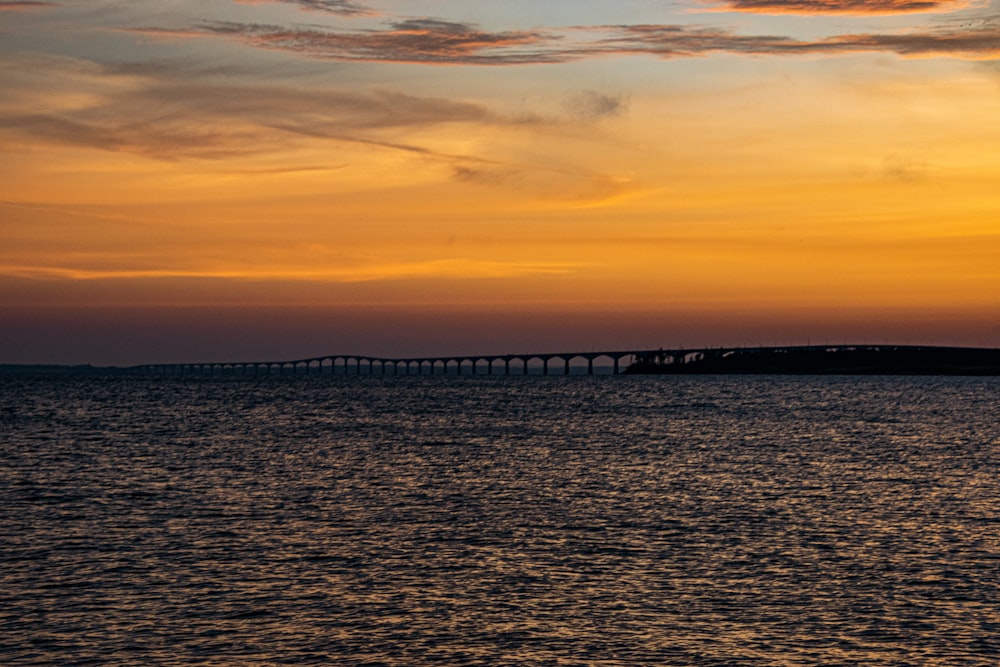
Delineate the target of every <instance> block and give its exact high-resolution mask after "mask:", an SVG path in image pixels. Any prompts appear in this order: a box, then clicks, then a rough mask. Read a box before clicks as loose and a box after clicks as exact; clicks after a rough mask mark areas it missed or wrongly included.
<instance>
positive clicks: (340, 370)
mask: <svg viewBox="0 0 1000 667" xmlns="http://www.w3.org/2000/svg"><path fill="white" fill-rule="evenodd" d="M949 349H950V350H952V351H954V350H956V349H957V348H934V347H925V346H912V345H867V344H866V345H792V346H783V347H715V348H695V349H684V348H680V349H671V350H664V349H658V350H616V351H599V352H551V353H538V354H493V355H457V356H448V357H409V358H386V357H371V356H365V355H325V356H321V357H310V358H307V359H293V360H289V361H245V362H208V363H180V364H146V365H142V366H133V367H131V368H129V369H126V370H128V371H129V372H133V373H142V374H156V375H365V376H376V375H381V376H385V375H388V376H392V375H539V374H540V375H570V374H571V367H572V366H573V365H574V364H575V365H576V368H577V370H576V372H578V373H582V372H583V368H584V366H583V365H584V364H586V374H587V375H594V374H595V373H596V369H597V368H598V362H600V364H601V366H600V367H608V366H610V368H611V372H612V373H613V374H615V375H618V374H620V373H621V372H622V371H623V370H624V369H623V365H624V367H625V368H628V367H630V366H632V367H633V370H634V371H638V372H641V371H642V369H643V368H646V369H648V368H650V367H654V368H656V367H658V368H664V367H666V368H675V369H677V371H682V372H683V371H684V370H685V367H686V370H690V371H695V372H697V371H696V369H697V368H698V367H704V366H706V365H712V364H715V363H717V362H720V361H726V360H732V361H738V360H740V359H743V360H748V359H751V358H754V357H755V358H758V359H760V358H763V357H770V358H772V359H773V358H774V356H775V355H779V356H785V357H787V358H788V360H789V361H794V360H797V359H801V358H803V355H806V356H810V357H811V358H812V359H815V358H816V357H817V355H818V356H819V357H821V358H824V357H825V358H826V359H833V358H834V357H838V356H839V357H845V356H847V355H845V354H843V353H849V354H855V355H856V354H858V353H863V354H876V355H879V354H881V355H888V354H899V353H906V352H911V353H914V352H915V353H924V354H926V353H934V354H938V355H940V354H941V351H943V350H949ZM934 351H936V352H934Z"/></svg>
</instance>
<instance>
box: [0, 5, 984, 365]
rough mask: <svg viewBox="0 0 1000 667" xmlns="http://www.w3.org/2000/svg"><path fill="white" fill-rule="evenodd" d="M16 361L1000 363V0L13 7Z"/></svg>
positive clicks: (7, 45) (1, 213) (7, 213)
mask: <svg viewBox="0 0 1000 667" xmlns="http://www.w3.org/2000/svg"><path fill="white" fill-rule="evenodd" d="M0 63H2V67H0V91H2V92H0V363H64V364H83V363H93V364H99V365H105V364H113V365H129V364H139V363H147V362H149V363H152V362H159V363H166V362H185V361H187V362H201V361H255V360H283V359H296V358H303V357H311V356H319V355H325V354H364V355H373V356H388V357H400V356H417V355H425V356H433V355H445V354H504V353H527V352H532V353H535V352H555V351H598V350H628V349H654V348H660V347H664V348H674V347H687V348H697V347H704V346H723V345H725V346H730V345H734V346H735V345H786V344H810V343H811V344H817V343H830V344H834V343H836V344H843V343H893V342H895V343H910V344H938V345H972V346H988V347H1000V121H998V119H1000V0H982V1H980V0H969V1H962V0H875V1H872V2H862V1H860V0H719V1H715V0H686V1H685V0H678V1H663V0H614V1H611V0H603V1H598V0H545V1H543V2H538V0H532V1H531V2H528V1H525V0H198V1H193V0H128V1H127V2H125V1H115V0H86V1H78V2H74V1H69V0H67V1H58V0H53V1H51V2H49V1H35V2H0Z"/></svg>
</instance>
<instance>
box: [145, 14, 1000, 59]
mask: <svg viewBox="0 0 1000 667" xmlns="http://www.w3.org/2000/svg"><path fill="white" fill-rule="evenodd" d="M133 31H134V32H142V33H149V34H155V35H157V36H159V37H163V36H169V35H174V36H176V37H183V38H187V37H192V36H198V35H201V36H215V37H220V38H224V39H231V40H238V41H241V42H244V43H246V44H249V45H251V46H254V47H256V48H261V49H268V50H274V51H280V52H285V53H292V54H297V55H302V56H305V57H309V58H317V59H328V60H339V61H362V62H391V63H410V64H435V65H527V64H558V63H566V62H572V61H576V60H582V59H586V58H595V57H601V56H614V55H652V56H655V57H658V58H685V57H696V56H705V55H709V54H712V53H734V54H748V55H776V56H777V55H796V54H799V55H807V54H816V55H823V54H826V55H838V54H850V53H866V52H880V53H896V54H898V55H901V56H950V57H959V58H969V59H994V58H997V57H1000V24H998V23H996V22H995V21H993V20H992V19H991V18H987V19H985V20H980V21H977V22H975V23H967V24H956V25H954V26H943V27H936V28H933V27H932V28H923V29H914V30H911V31H909V32H889V33H859V34H845V35H835V36H831V37H826V38H821V39H813V40H801V39H795V38H793V37H787V36H781V35H740V34H738V33H735V32H733V31H731V30H728V29H725V28H720V27H712V26H699V25H618V26H592V27H586V28H566V29H563V30H561V31H560V30H555V29H552V30H524V31H505V32H489V31H484V30H481V29H479V28H478V27H476V26H475V25H472V24H466V23H456V22H452V21H443V20H438V19H426V18H425V19H409V20H405V21H396V22H394V23H391V24H390V25H389V27H388V28H387V29H384V30H364V31H336V30H323V29H319V28H312V27H309V28H298V27H282V26H276V25H267V24H255V23H254V24H250V23H237V22H213V23H206V24H203V25H201V26H199V27H196V28H192V29H188V30H180V31H170V30H162V29H157V28H140V29H134V30H133Z"/></svg>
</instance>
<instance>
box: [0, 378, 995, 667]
mask: <svg viewBox="0 0 1000 667" xmlns="http://www.w3.org/2000/svg"><path fill="white" fill-rule="evenodd" d="M998 414H1000V381H998V380H997V379H990V378H933V379H932V378H782V377H740V378H726V377H714V378H708V377H702V378H681V377H663V376H661V377H645V378H626V377H614V378H612V377H606V378H600V377H598V378H583V377H570V378H561V377H560V378H464V379H463V378H440V377H438V378H428V377H425V378H417V377H412V378H387V379H379V378H374V379H358V378H315V377H314V378H280V377H275V378H256V379H255V378H246V379H239V378H228V379H227V378H214V379H213V378H189V379H173V380H168V379H149V378H125V379H123V378H85V377H82V378H68V377H67V378H63V377H18V376H8V377H3V378H0V453H2V459H0V531H2V539H0V582H2V585H0V662H2V663H4V664H26V665H27V664H39V665H41V664H54V663H61V664H83V663H87V662H88V661H91V662H92V663H93V664H136V665H139V664H178V665H197V664H204V665H209V664H211V665H219V664H268V665H271V664H296V663H309V664H354V665H425V664H443V665H495V664H510V665H818V664H823V665H829V664H851V665H857V664H863V665H988V664H996V661H997V660H1000V520H998V517H1000V483H998V472H1000V424H998V420H997V418H996V415H998Z"/></svg>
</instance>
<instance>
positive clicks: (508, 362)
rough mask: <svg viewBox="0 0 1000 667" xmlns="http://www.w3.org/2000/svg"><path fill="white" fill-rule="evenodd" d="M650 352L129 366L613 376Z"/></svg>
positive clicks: (143, 369)
mask: <svg viewBox="0 0 1000 667" xmlns="http://www.w3.org/2000/svg"><path fill="white" fill-rule="evenodd" d="M657 352H659V351H657ZM655 353H656V352H650V351H638V350H627V351H613V352H553V353H544V354H493V355H459V356H450V357H409V358H385V357H369V356H365V355H326V356H322V357H310V358H308V359H294V360H289V361H244V362H208V363H180V364H145V365H142V366H133V367H131V368H129V369H128V370H129V371H132V372H135V373H142V374H156V375H535V374H539V373H540V374H541V375H554V374H560V375H569V374H570V368H571V365H573V364H574V363H575V364H577V365H578V366H580V367H581V368H582V365H583V363H584V362H586V371H587V374H588V375H594V374H595V362H599V361H600V360H604V361H603V363H604V364H606V365H610V366H611V368H612V372H613V373H614V374H615V375H617V374H619V373H621V371H622V367H623V362H629V363H631V361H632V360H635V359H640V358H644V357H645V356H646V355H649V354H655Z"/></svg>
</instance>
